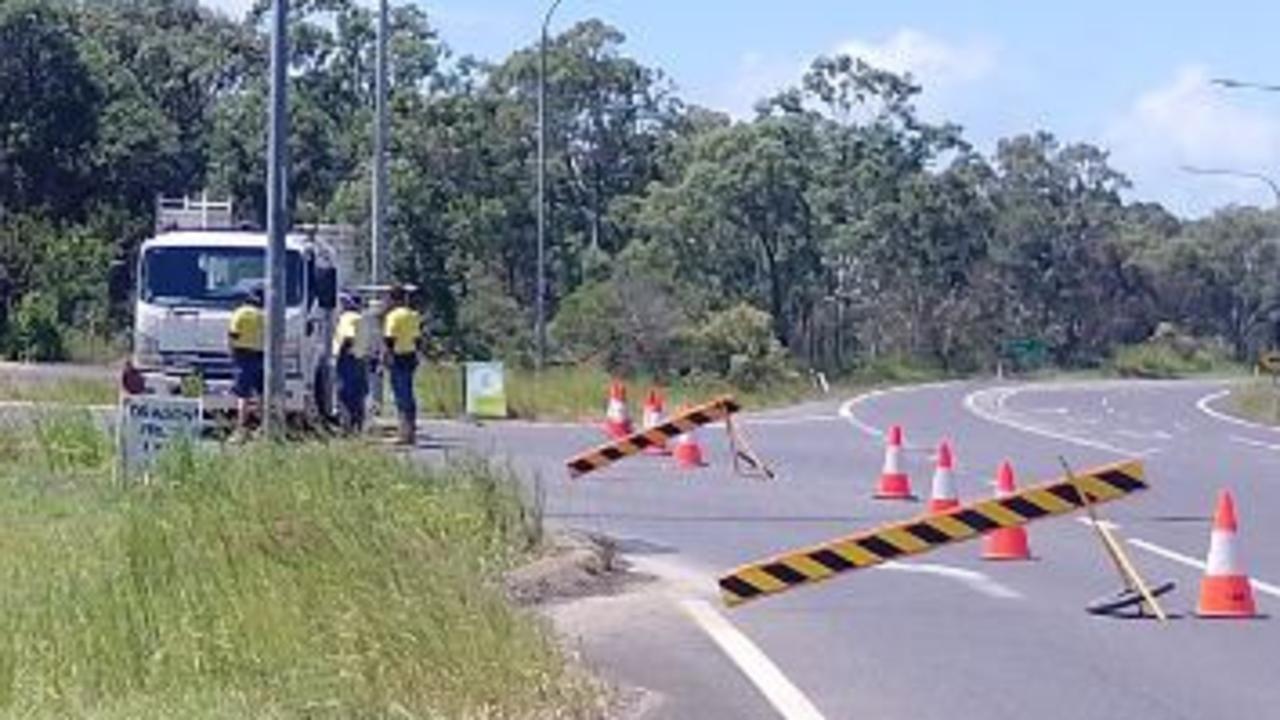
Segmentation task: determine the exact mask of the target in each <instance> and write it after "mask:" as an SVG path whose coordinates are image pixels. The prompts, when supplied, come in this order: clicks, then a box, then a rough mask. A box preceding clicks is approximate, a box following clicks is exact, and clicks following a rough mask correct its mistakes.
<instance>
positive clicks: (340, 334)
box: [333, 310, 365, 357]
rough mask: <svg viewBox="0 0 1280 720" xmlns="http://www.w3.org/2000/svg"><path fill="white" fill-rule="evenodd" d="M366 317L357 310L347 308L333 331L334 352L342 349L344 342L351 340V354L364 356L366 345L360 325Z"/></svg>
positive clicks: (335, 353)
mask: <svg viewBox="0 0 1280 720" xmlns="http://www.w3.org/2000/svg"><path fill="white" fill-rule="evenodd" d="M363 320H364V318H363V317H362V316H361V315H360V313H358V312H356V311H355V310H347V311H346V312H344V313H342V314H341V315H339V316H338V327H337V329H336V330H334V332H333V354H334V355H337V354H339V353H340V352H341V351H342V345H343V343H346V342H347V341H350V342H351V354H352V355H355V356H356V357H364V354H365V346H364V343H363V342H362V340H363V338H361V337H360V325H361V324H362V323H363Z"/></svg>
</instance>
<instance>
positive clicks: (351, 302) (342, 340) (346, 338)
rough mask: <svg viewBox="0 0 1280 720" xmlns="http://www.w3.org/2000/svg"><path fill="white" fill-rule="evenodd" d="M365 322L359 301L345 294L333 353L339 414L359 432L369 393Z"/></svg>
mask: <svg viewBox="0 0 1280 720" xmlns="http://www.w3.org/2000/svg"><path fill="white" fill-rule="evenodd" d="M363 324H364V317H363V316H362V315H361V314H360V300H359V299H357V298H356V297H354V296H352V295H344V296H343V297H342V314H341V315H339V316H338V327H337V328H336V329H335V331H334V333H333V355H334V366H335V369H336V373H337V379H338V417H339V419H340V421H341V423H342V429H343V430H344V431H345V432H348V433H358V432H360V431H361V430H362V429H363V428H364V407H365V398H366V397H367V396H368V394H369V384H368V383H369V379H368V370H367V368H366V365H365V354H366V352H367V348H366V345H365V337H364V333H363V332H362V327H361V326H362V325H363Z"/></svg>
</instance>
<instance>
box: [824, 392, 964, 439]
mask: <svg viewBox="0 0 1280 720" xmlns="http://www.w3.org/2000/svg"><path fill="white" fill-rule="evenodd" d="M955 384H956V382H955V381H947V382H935V383H921V384H919V385H897V386H894V387H887V388H881V389H879V390H871V391H868V392H864V393H862V394H860V395H855V396H853V397H851V398H849V399H848V400H846V401H844V403H843V404H841V405H840V411H839V414H840V417H842V418H844V419H845V420H847V421H848V422H849V424H850V425H852V426H854V427H855V428H857V429H858V430H861V431H862V432H864V433H866V434H868V435H870V436H871V437H882V436H884V431H883V430H881V429H880V428H878V427H876V426H874V425H872V424H870V423H867V422H864V421H863V420H862V419H861V418H859V417H858V415H857V413H855V412H854V411H853V409H854V408H855V407H857V406H858V405H861V404H863V403H865V402H869V401H871V400H874V399H876V398H879V397H884V396H886V395H897V394H900V393H907V392H915V391H917V390H938V389H941V388H945V387H950V386H952V385H955Z"/></svg>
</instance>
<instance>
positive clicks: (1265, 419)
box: [1221, 378, 1280, 425]
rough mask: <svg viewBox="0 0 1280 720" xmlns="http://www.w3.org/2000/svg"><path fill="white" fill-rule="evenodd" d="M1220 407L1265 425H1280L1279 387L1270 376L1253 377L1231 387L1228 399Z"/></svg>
mask: <svg viewBox="0 0 1280 720" xmlns="http://www.w3.org/2000/svg"><path fill="white" fill-rule="evenodd" d="M1221 407H1222V409H1223V410H1226V411H1227V412H1229V413H1231V414H1232V415H1235V416H1237V417H1240V418H1243V419H1245V420H1252V421H1253V422H1259V423H1263V424H1266V425H1280V388H1277V387H1276V386H1275V384H1274V383H1273V382H1272V380H1271V379H1270V378H1255V379H1253V380H1249V381H1246V382H1241V383H1238V384H1236V385H1235V386H1234V387H1232V388H1231V397H1230V401H1229V402H1226V403H1223V404H1222V406H1221Z"/></svg>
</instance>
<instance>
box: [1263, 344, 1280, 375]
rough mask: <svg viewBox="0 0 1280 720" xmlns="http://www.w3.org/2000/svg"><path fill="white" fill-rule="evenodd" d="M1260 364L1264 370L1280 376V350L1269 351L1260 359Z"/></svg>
mask: <svg viewBox="0 0 1280 720" xmlns="http://www.w3.org/2000/svg"><path fill="white" fill-rule="evenodd" d="M1258 364H1259V365H1261V366H1262V369H1263V370H1266V371H1267V372H1269V373H1271V374H1273V375H1275V374H1280V350H1268V351H1266V352H1264V353H1262V355H1260V356H1259V357H1258Z"/></svg>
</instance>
